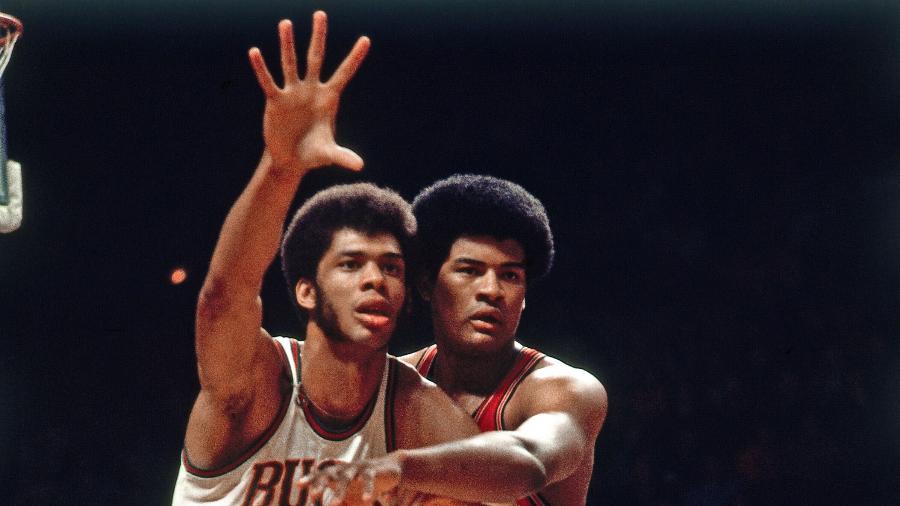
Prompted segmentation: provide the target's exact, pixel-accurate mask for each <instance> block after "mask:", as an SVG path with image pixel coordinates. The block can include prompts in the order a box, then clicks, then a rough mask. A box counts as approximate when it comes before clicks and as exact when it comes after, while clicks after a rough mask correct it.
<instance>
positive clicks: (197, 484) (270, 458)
mask: <svg viewBox="0 0 900 506" xmlns="http://www.w3.org/2000/svg"><path fill="white" fill-rule="evenodd" d="M275 342H276V343H277V344H278V346H277V347H278V350H279V351H280V352H281V355H282V359H284V362H285V364H286V367H288V368H289V369H290V375H291V378H292V381H293V385H294V388H293V392H292V393H291V395H290V396H289V397H288V398H287V399H285V401H284V402H283V403H282V406H281V409H280V411H279V413H278V416H276V417H275V420H274V421H273V422H272V425H271V426H270V427H269V428H268V429H266V431H265V433H263V435H262V436H261V437H260V439H259V440H258V441H257V442H256V443H255V444H254V445H253V446H252V447H251V448H250V449H248V450H247V451H246V452H245V453H244V454H243V455H242V456H241V457H240V458H238V459H237V460H236V461H235V462H234V463H232V464H230V465H227V466H225V467H223V468H220V469H213V470H202V469H197V468H195V467H194V466H192V465H191V464H190V462H188V459H187V455H186V454H185V452H184V451H182V458H181V468H180V469H179V471H178V480H177V481H176V483H175V494H174V497H173V499H172V503H173V504H174V505H192V504H219V505H226V504H227V505H242V506H244V505H245V506H264V505H266V506H268V505H272V506H275V505H282V504H304V503H305V501H306V489H301V488H300V487H299V486H298V485H297V482H298V481H299V480H300V478H301V477H303V476H304V475H306V474H307V473H309V472H310V471H311V470H313V469H315V468H316V467H318V466H327V465H328V464H329V462H333V461H343V462H352V461H356V460H361V459H364V458H368V457H378V456H381V455H384V454H386V453H387V452H388V451H390V450H392V449H393V446H394V443H393V440H394V431H393V416H392V409H393V408H392V404H393V402H392V400H393V392H392V390H393V389H392V388H391V384H392V383H393V378H394V376H395V374H394V367H396V364H395V362H396V359H394V358H392V357H388V358H386V360H387V364H386V365H385V368H384V375H383V376H382V378H381V385H380V386H379V388H378V394H377V395H376V396H375V398H374V399H373V400H372V401H370V402H369V404H368V405H367V406H366V408H365V410H364V411H363V413H362V415H361V416H360V418H359V420H358V421H357V422H356V423H355V424H354V425H353V426H352V427H349V428H342V429H340V430H339V431H334V430H331V429H329V428H328V427H326V426H324V425H323V424H322V423H321V422H320V421H318V420H317V419H316V418H315V416H314V415H313V413H312V412H311V411H310V410H309V407H308V405H307V404H308V403H307V402H306V401H305V397H304V396H302V395H301V394H300V365H301V363H300V343H299V342H298V341H296V340H294V339H289V338H284V337H276V338H275Z"/></svg>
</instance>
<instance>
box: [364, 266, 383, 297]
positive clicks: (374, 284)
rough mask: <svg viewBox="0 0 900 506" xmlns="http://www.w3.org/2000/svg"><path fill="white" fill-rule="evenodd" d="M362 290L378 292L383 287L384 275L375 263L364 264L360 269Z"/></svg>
mask: <svg viewBox="0 0 900 506" xmlns="http://www.w3.org/2000/svg"><path fill="white" fill-rule="evenodd" d="M361 282H362V289H363V290H378V291H380V290H381V289H382V288H383V287H384V273H383V272H381V267H379V266H378V264H377V263H376V262H366V265H365V266H363V269H362V278H361Z"/></svg>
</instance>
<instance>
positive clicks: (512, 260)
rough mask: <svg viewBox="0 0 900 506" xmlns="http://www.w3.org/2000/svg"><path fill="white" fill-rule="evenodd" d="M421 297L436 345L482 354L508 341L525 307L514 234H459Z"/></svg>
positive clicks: (519, 250) (520, 259)
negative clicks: (500, 236)
mask: <svg viewBox="0 0 900 506" xmlns="http://www.w3.org/2000/svg"><path fill="white" fill-rule="evenodd" d="M426 297H427V298H429V300H430V303H431V316H432V324H433V326H434V333H435V338H436V339H438V341H439V343H440V346H441V347H451V348H455V350H454V351H457V352H458V353H466V354H484V353H492V352H496V351H498V350H500V349H502V348H503V347H505V346H508V345H510V343H512V341H513V340H514V339H515V336H516V329H517V328H518V327H519V319H520V318H521V317H522V310H523V309H524V307H525V253H524V250H523V248H522V246H521V244H519V242H518V241H516V240H513V239H504V240H502V241H501V240H498V239H495V238H493V237H488V236H461V237H460V238H458V239H457V240H456V241H455V242H454V243H453V245H452V246H451V247H450V253H449V255H447V258H446V259H445V260H444V263H443V264H442V265H441V268H440V271H438V274H437V278H436V279H435V282H434V286H433V287H431V289H430V290H427V291H426Z"/></svg>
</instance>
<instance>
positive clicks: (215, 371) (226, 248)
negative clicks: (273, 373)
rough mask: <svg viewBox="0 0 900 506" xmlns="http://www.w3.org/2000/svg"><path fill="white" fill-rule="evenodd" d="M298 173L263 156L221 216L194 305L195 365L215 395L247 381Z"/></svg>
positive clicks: (206, 387) (297, 180) (259, 342)
mask: <svg viewBox="0 0 900 506" xmlns="http://www.w3.org/2000/svg"><path fill="white" fill-rule="evenodd" d="M302 174H303V172H302V171H298V170H293V171H290V172H289V171H284V170H280V169H278V168H276V167H274V166H273V165H272V162H271V158H270V157H269V156H268V154H267V153H265V154H263V157H262V159H261V160H260V163H259V166H258V167H257V169H256V171H255V172H254V174H253V176H252V178H251V180H250V182H249V183H248V185H247V187H246V188H245V189H244V191H243V192H242V193H241V195H240V197H238V199H237V201H236V202H235V203H234V205H233V206H232V208H231V210H230V211H229V212H228V216H227V217H226V218H225V223H224V224H223V226H222V230H221V232H220V234H219V239H218V242H217V243H216V247H215V250H214V252H213V256H212V260H211V261H210V267H209V272H208V274H207V276H206V280H205V282H204V284H203V288H202V289H201V291H200V298H199V300H198V303H197V316H196V348H197V363H198V369H199V371H198V372H199V375H200V383H201V386H203V388H204V389H215V390H220V389H222V388H225V389H226V390H225V391H223V392H221V393H222V394H224V395H226V396H227V395H231V394H233V392H230V391H228V389H230V388H237V387H238V386H239V385H240V384H241V379H245V380H246V381H251V380H250V379H249V378H248V377H245V376H246V375H249V374H251V373H252V371H251V369H252V368H251V367H249V364H252V363H253V362H254V361H255V359H256V357H255V354H256V353H258V352H259V351H260V350H261V344H262V343H261V341H262V340H261V339H260V338H259V337H260V332H261V331H260V325H261V323H262V307H261V303H260V301H259V293H260V289H261V287H262V280H263V276H264V275H265V272H266V269H267V268H268V266H269V264H271V263H272V260H273V258H274V257H275V254H276V252H277V251H278V244H279V240H280V237H281V229H282V224H283V222H284V219H285V216H286V214H287V211H288V208H289V207H290V204H291V201H292V200H293V197H294V193H295V192H296V190H297V186H298V185H299V183H300V180H301V178H302ZM262 351H263V352H265V351H266V350H265V349H262Z"/></svg>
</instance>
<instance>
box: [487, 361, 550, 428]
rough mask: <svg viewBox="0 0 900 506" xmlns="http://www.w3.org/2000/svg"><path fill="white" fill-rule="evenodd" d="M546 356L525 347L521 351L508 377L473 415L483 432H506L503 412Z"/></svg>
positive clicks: (504, 378)
mask: <svg viewBox="0 0 900 506" xmlns="http://www.w3.org/2000/svg"><path fill="white" fill-rule="evenodd" d="M544 356H545V355H544V354H543V353H541V352H539V351H537V350H534V349H531V348H526V347H523V348H522V350H521V351H519V356H518V357H516V361H515V362H514V363H513V366H512V367H510V369H509V371H508V372H507V373H506V376H504V377H503V380H502V381H500V384H499V385H497V388H496V389H495V390H494V391H493V392H492V393H491V395H489V396H487V397H486V398H485V399H484V401H482V402H481V405H480V406H478V409H477V410H475V413H474V414H473V415H472V417H473V418H475V422H476V423H477V424H478V428H479V429H481V432H487V431H492V430H504V428H505V427H504V426H503V410H504V409H505V408H506V404H507V403H508V402H509V399H510V398H511V397H512V396H513V394H514V393H515V391H516V389H517V388H518V387H519V384H521V383H522V380H523V379H525V377H526V376H528V374H529V373H530V372H531V371H532V370H533V369H534V366H536V365H537V363H538V362H540V361H541V359H543V358H544Z"/></svg>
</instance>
